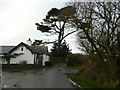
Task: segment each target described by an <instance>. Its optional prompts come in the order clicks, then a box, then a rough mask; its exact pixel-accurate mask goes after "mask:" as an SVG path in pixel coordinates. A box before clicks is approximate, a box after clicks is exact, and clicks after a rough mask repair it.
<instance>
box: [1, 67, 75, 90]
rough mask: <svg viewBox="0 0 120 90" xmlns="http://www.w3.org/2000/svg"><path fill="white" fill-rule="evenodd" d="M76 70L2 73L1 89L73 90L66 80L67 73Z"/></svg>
mask: <svg viewBox="0 0 120 90" xmlns="http://www.w3.org/2000/svg"><path fill="white" fill-rule="evenodd" d="M75 72H77V70H76V69H65V68H63V66H55V67H52V68H49V69H42V70H41V71H24V72H3V73H2V74H3V88H75V87H74V86H73V85H72V84H71V83H70V81H69V80H68V78H67V75H66V74H67V73H75Z"/></svg>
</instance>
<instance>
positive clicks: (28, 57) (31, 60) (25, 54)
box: [10, 45, 34, 64]
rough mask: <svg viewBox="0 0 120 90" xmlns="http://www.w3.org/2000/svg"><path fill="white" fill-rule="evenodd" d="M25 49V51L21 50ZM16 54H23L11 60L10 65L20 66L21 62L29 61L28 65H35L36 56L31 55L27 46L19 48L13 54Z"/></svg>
mask: <svg viewBox="0 0 120 90" xmlns="http://www.w3.org/2000/svg"><path fill="white" fill-rule="evenodd" d="M21 48H23V51H22V50H21ZM15 53H18V54H19V53H23V54H21V55H19V56H17V57H16V58H11V59H10V64H19V63H20V62H21V61H27V64H34V54H32V53H31V51H30V50H29V49H27V48H26V47H25V46H22V45H21V46H19V47H18V48H17V49H15V50H14V51H13V52H12V53H11V54H15Z"/></svg>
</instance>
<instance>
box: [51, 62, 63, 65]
mask: <svg viewBox="0 0 120 90" xmlns="http://www.w3.org/2000/svg"><path fill="white" fill-rule="evenodd" d="M64 64H65V63H62V62H61V63H53V66H57V65H64Z"/></svg>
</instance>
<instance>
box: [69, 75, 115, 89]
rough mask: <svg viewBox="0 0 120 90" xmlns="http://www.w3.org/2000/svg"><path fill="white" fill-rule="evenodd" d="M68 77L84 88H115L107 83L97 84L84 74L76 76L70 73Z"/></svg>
mask: <svg viewBox="0 0 120 90" xmlns="http://www.w3.org/2000/svg"><path fill="white" fill-rule="evenodd" d="M68 77H69V78H71V79H72V80H73V81H74V82H75V83H77V84H79V85H80V86H81V87H84V88H115V87H114V86H113V85H109V84H98V83H96V82H95V81H93V80H91V79H90V78H87V77H85V76H84V75H79V76H78V75H75V74H70V75H69V76H68Z"/></svg>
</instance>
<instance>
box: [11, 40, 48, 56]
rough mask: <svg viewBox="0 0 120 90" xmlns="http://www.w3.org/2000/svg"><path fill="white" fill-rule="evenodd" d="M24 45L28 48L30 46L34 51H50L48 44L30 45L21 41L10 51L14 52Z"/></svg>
mask: <svg viewBox="0 0 120 90" xmlns="http://www.w3.org/2000/svg"><path fill="white" fill-rule="evenodd" d="M21 45H24V46H25V47H26V48H28V49H29V50H30V51H31V52H32V53H39V54H40V53H41V54H42V53H48V47H47V46H29V45H28V44H25V43H23V42H21V43H20V44H18V45H17V46H16V47H14V48H13V49H12V50H10V53H11V52H13V51H14V50H15V49H17V47H19V46H21Z"/></svg>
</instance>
